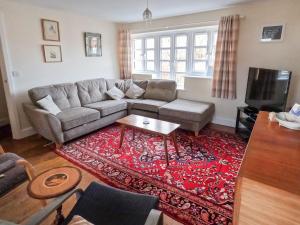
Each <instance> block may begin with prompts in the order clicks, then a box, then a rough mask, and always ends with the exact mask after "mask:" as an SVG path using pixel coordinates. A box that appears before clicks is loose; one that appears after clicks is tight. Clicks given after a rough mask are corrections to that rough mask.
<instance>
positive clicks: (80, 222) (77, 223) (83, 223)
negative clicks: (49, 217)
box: [69, 215, 94, 225]
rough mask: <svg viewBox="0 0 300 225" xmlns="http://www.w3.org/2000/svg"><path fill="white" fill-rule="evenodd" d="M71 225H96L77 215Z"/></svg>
mask: <svg viewBox="0 0 300 225" xmlns="http://www.w3.org/2000/svg"><path fill="white" fill-rule="evenodd" d="M69 225H94V224H93V223H90V222H89V221H87V220H86V219H84V218H82V217H81V216H78V215H75V216H73V218H72V220H71V221H70V223H69Z"/></svg>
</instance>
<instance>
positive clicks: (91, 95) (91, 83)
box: [76, 78, 108, 105]
mask: <svg viewBox="0 0 300 225" xmlns="http://www.w3.org/2000/svg"><path fill="white" fill-rule="evenodd" d="M76 85H77V88H78V94H79V98H80V101H81V104H82V105H87V104H91V103H94V102H99V101H103V100H106V99H107V96H106V94H105V92H106V91H107V90H108V89H107V85H106V81H105V79H103V78H99V79H92V80H83V81H79V82H77V83H76Z"/></svg>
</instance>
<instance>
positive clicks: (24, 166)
mask: <svg viewBox="0 0 300 225" xmlns="http://www.w3.org/2000/svg"><path fill="white" fill-rule="evenodd" d="M0 176H1V177H0V197H1V196H3V195H5V194H7V193H8V192H9V191H10V190H12V189H13V188H14V187H16V186H18V185H19V184H21V183H23V182H24V181H25V180H27V179H28V180H32V178H33V177H34V169H33V167H32V165H31V164H30V163H29V162H28V161H26V160H25V159H23V158H21V157H20V156H18V155H16V154H14V153H10V152H8V153H5V152H4V149H3V148H2V146H1V145H0Z"/></svg>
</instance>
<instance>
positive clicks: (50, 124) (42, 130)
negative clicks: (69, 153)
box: [23, 103, 64, 144]
mask: <svg viewBox="0 0 300 225" xmlns="http://www.w3.org/2000/svg"><path fill="white" fill-rule="evenodd" d="M23 108H24V112H25V114H26V115H27V117H28V119H29V122H30V123H31V125H32V126H33V127H34V129H35V130H36V132H37V133H39V134H40V135H42V136H43V137H45V138H46V139H48V140H51V141H53V142H55V143H58V144H61V143H63V142H64V136H63V131H62V127H61V122H60V120H59V119H58V118H57V117H56V116H55V115H52V114H50V113H49V112H48V111H46V110H43V109H40V108H38V107H37V106H35V105H33V104H31V103H24V104H23Z"/></svg>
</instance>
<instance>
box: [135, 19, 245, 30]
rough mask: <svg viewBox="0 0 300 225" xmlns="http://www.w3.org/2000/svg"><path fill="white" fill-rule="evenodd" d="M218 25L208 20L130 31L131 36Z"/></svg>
mask: <svg viewBox="0 0 300 225" xmlns="http://www.w3.org/2000/svg"><path fill="white" fill-rule="evenodd" d="M245 18H246V17H245V16H240V19H245ZM217 23H219V20H209V21H202V22H195V23H185V24H179V25H171V26H163V27H152V28H141V29H132V30H130V31H131V32H132V33H133V34H138V33H144V32H149V31H152V32H155V31H157V32H159V31H164V30H172V29H176V28H180V27H183V28H185V27H186V28H190V27H194V26H198V25H203V24H211V25H213V24H217Z"/></svg>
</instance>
